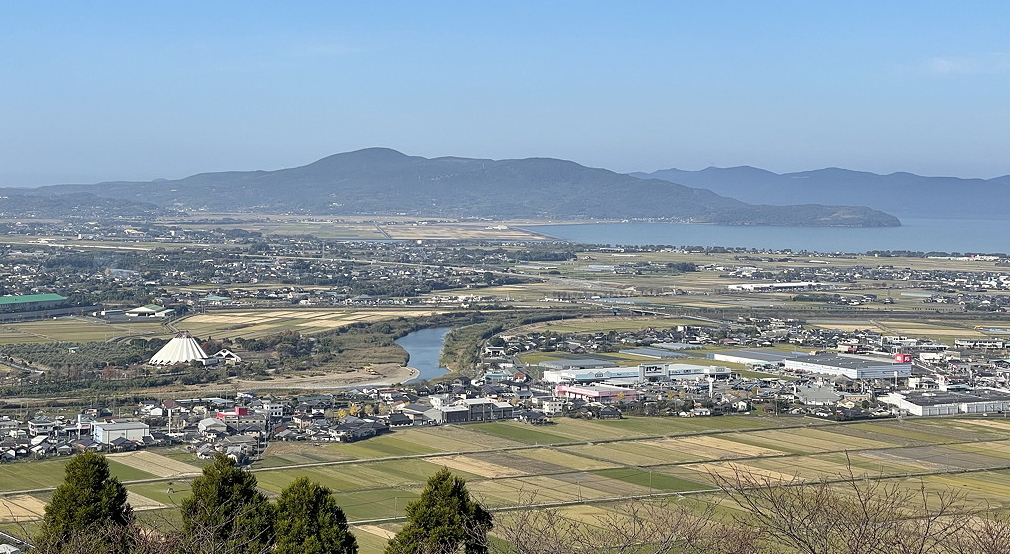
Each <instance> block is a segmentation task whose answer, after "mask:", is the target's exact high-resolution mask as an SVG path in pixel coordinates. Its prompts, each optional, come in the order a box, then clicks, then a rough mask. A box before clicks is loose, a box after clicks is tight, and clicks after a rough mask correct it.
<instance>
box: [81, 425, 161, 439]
mask: <svg viewBox="0 0 1010 554" xmlns="http://www.w3.org/2000/svg"><path fill="white" fill-rule="evenodd" d="M91 429H92V438H93V439H94V440H95V442H100V443H102V444H109V443H111V442H112V441H114V440H116V439H118V438H124V439H126V440H128V441H139V440H143V438H144V437H145V436H147V435H150V434H151V427H150V426H149V425H147V424H146V423H141V422H139V421H116V422H112V423H106V422H101V423H99V422H95V424H94V425H92V426H91Z"/></svg>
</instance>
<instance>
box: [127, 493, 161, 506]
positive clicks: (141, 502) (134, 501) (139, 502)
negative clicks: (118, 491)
mask: <svg viewBox="0 0 1010 554" xmlns="http://www.w3.org/2000/svg"><path fill="white" fill-rule="evenodd" d="M126 501H127V502H129V503H130V506H132V507H133V509H134V510H160V509H161V508H167V506H165V505H164V504H162V503H161V502H158V501H157V500H152V499H150V498H148V497H146V496H141V495H139V494H137V493H135V492H133V491H127V497H126Z"/></svg>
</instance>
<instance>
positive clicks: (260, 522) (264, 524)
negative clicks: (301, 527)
mask: <svg viewBox="0 0 1010 554" xmlns="http://www.w3.org/2000/svg"><path fill="white" fill-rule="evenodd" d="M273 519H274V509H273V506H272V505H271V504H270V503H269V502H267V498H266V496H264V495H263V493H261V492H259V491H258V490H256V477H254V476H253V475H252V474H251V473H249V472H248V471H245V470H243V469H242V468H240V467H238V466H237V465H236V464H235V462H233V461H232V460H231V458H228V457H227V456H224V455H222V454H218V455H217V456H215V458H214V463H213V464H211V465H209V466H207V467H206V468H204V470H203V475H202V476H200V477H197V478H196V479H194V480H193V494H192V495H191V496H189V497H188V498H186V499H185V500H183V501H182V522H183V531H184V532H185V537H184V540H185V542H186V543H187V547H186V548H185V550H187V551H188V552H215V553H231V552H234V553H239V552H241V553H243V554H246V553H257V552H266V551H268V550H270V547H271V545H272V544H273V540H274V533H273Z"/></svg>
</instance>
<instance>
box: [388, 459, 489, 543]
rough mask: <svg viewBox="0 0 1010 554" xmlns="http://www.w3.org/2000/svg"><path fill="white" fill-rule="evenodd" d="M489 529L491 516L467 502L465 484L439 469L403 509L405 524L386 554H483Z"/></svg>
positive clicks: (471, 502) (472, 501) (473, 502)
mask: <svg viewBox="0 0 1010 554" xmlns="http://www.w3.org/2000/svg"><path fill="white" fill-rule="evenodd" d="M491 527H492V522H491V514H490V513H488V511H487V510H485V509H484V507H483V506H481V505H480V504H479V503H478V502H475V501H474V500H472V499H471V498H470V493H469V492H468V491H467V489H466V482H465V481H464V480H463V479H461V478H459V477H454V476H453V475H452V473H451V472H450V471H449V470H448V469H447V468H442V469H441V470H439V471H438V473H436V474H434V475H432V476H431V478H429V479H428V484H427V486H426V487H425V489H424V491H422V492H421V497H420V498H418V499H417V500H415V501H413V502H411V503H410V504H408V505H407V524H406V525H405V526H404V527H403V529H402V530H400V532H399V533H397V534H396V536H395V537H393V538H392V539H391V540H390V541H389V545H388V546H387V547H386V554H450V553H455V552H460V551H462V552H464V553H466V554H485V553H487V552H488V538H487V534H488V531H490V530H491Z"/></svg>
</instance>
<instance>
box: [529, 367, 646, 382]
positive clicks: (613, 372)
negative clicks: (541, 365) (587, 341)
mask: <svg viewBox="0 0 1010 554" xmlns="http://www.w3.org/2000/svg"><path fill="white" fill-rule="evenodd" d="M637 377H638V368H637V367H607V368H595V369H557V370H548V371H545V372H544V381H547V382H548V383H555V384H557V383H593V382H597V381H606V380H608V379H635V378H637Z"/></svg>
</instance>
